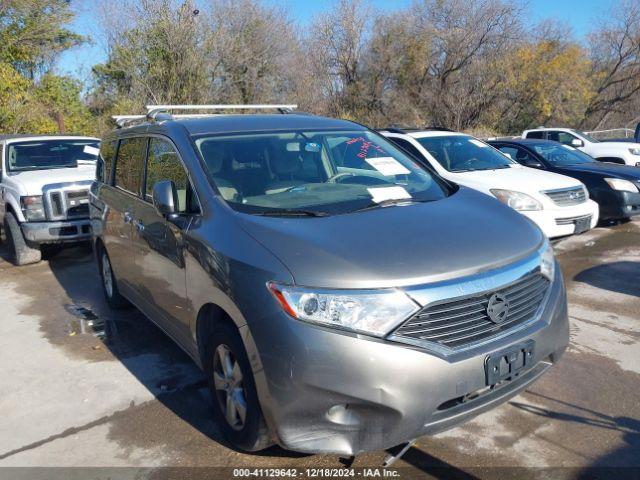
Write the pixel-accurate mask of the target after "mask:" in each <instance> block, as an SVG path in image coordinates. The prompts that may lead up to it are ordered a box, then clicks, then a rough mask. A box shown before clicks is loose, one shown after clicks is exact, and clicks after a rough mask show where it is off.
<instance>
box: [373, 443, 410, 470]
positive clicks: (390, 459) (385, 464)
mask: <svg viewBox="0 0 640 480" xmlns="http://www.w3.org/2000/svg"><path fill="white" fill-rule="evenodd" d="M416 440H417V438H414V439H413V440H409V441H408V442H407V443H405V444H404V447H402V448H401V449H400V451H399V452H398V453H396V454H395V455H387V457H386V458H385V459H384V462H382V466H383V467H384V468H387V467H390V466H391V465H393V464H394V463H396V461H397V460H400V459H401V458H402V456H403V455H404V454H405V453H407V450H409V449H410V448H411V447H413V445H414V444H415V443H416Z"/></svg>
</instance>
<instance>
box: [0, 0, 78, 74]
mask: <svg viewBox="0 0 640 480" xmlns="http://www.w3.org/2000/svg"><path fill="white" fill-rule="evenodd" d="M69 4H70V2H69V0H2V3H0V61H3V62H8V63H10V64H11V65H12V66H13V67H14V68H15V69H16V70H17V71H18V72H19V73H21V74H23V75H24V76H26V77H27V78H30V79H34V78H35V77H36V76H37V74H38V73H43V72H44V71H45V70H46V69H48V68H49V67H50V66H51V63H52V62H53V61H54V60H55V58H56V57H57V55H59V54H60V53H61V52H63V51H64V50H67V49H68V48H71V47H73V46H75V45H78V44H79V43H81V42H82V41H83V40H84V39H83V37H82V36H80V35H78V34H76V33H74V32H72V31H71V30H69V29H68V28H66V27H65V25H67V24H68V23H69V22H70V21H71V20H72V19H73V12H72V11H71V9H70V6H69Z"/></svg>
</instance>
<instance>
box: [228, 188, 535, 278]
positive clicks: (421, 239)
mask: <svg viewBox="0 0 640 480" xmlns="http://www.w3.org/2000/svg"><path fill="white" fill-rule="evenodd" d="M238 216H239V217H240V219H241V220H240V222H241V223H240V225H241V227H242V228H243V229H244V230H245V231H246V232H247V233H248V234H249V235H251V236H252V237H253V238H254V239H255V240H256V241H258V242H260V243H261V244H262V245H263V246H264V247H265V248H267V249H268V250H270V251H271V252H272V253H273V254H274V255H275V256H276V257H278V259H279V260H280V261H281V262H282V263H284V265H286V266H287V268H288V269H289V270H290V272H291V274H292V276H293V278H294V281H295V283H296V284H298V285H303V286H309V287H325V288H381V287H399V286H407V285H419V284H424V283H429V282H435V281H441V280H447V279H451V278H456V277H461V276H465V275H472V274H475V273H478V272H481V271H485V270H490V269H492V268H497V267H500V266H503V265H506V264H509V263H511V262H514V261H516V260H518V259H521V258H522V257H525V256H528V255H530V254H531V253H533V252H534V251H535V250H536V249H537V248H539V247H540V245H541V242H542V241H543V235H542V233H541V231H540V230H539V229H538V228H537V227H536V226H535V225H534V224H533V223H531V222H530V221H529V220H527V219H526V218H525V217H523V216H522V215H520V214H519V213H517V212H516V211H515V210H512V209H511V208H509V207H507V206H505V205H503V204H501V203H500V202H498V201H497V200H495V199H493V198H491V197H488V196H487V195H484V194H482V193H478V192H474V191H473V190H469V189H466V188H460V190H459V191H458V192H456V193H454V194H453V195H451V196H450V197H448V198H446V199H443V200H440V201H435V202H429V203H418V204H411V205H405V206H390V207H382V208H378V209H375V210H368V211H363V212H355V213H350V214H344V215H334V216H330V217H310V218H307V217H295V218H291V217H286V218H282V217H261V216H252V215H248V214H238Z"/></svg>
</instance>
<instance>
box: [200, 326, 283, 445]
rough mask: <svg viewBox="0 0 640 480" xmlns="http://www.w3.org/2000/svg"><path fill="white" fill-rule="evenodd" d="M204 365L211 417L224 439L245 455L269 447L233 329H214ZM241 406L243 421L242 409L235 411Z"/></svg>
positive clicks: (248, 368)
mask: <svg viewBox="0 0 640 480" xmlns="http://www.w3.org/2000/svg"><path fill="white" fill-rule="evenodd" d="M227 355H228V356H227ZM225 359H227V360H228V362H225ZM205 362H206V363H205V372H206V373H207V379H208V382H209V391H210V394H211V400H212V403H213V412H214V416H215V419H216V421H217V424H218V426H219V427H220V430H222V434H223V435H224V436H225V438H226V439H227V440H228V441H229V442H230V443H231V444H232V445H233V446H234V447H236V448H238V449H240V450H243V451H245V452H257V451H259V450H264V449H265V448H267V447H269V446H271V445H273V442H272V440H271V436H270V435H269V429H268V427H267V424H266V422H265V420H264V416H263V414H262V409H261V408H260V402H259V401H258V394H257V393H256V385H255V382H254V379H253V373H252V372H251V366H250V364H249V359H248V358H247V353H246V352H245V350H244V345H243V344H242V339H241V338H240V334H239V333H238V331H237V330H236V328H235V326H231V325H229V324H221V325H219V326H216V329H215V330H214V332H213V334H212V335H211V337H210V340H209V343H208V345H207V349H206V358H205ZM224 364H226V365H228V366H225V365H224ZM238 373H239V375H238ZM241 405H243V406H244V412H245V413H244V420H243V418H242V414H241V410H242V408H238V407H239V406H241ZM231 406H233V408H230V407H231ZM228 412H229V414H227V413H228ZM231 419H233V421H232V420H231Z"/></svg>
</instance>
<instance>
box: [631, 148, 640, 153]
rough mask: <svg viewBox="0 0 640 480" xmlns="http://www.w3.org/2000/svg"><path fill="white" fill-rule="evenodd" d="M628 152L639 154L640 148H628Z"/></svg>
mask: <svg viewBox="0 0 640 480" xmlns="http://www.w3.org/2000/svg"><path fill="white" fill-rule="evenodd" d="M629 153H630V154H631V155H640V148H630V149H629Z"/></svg>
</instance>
